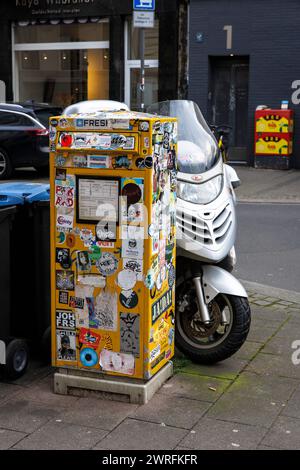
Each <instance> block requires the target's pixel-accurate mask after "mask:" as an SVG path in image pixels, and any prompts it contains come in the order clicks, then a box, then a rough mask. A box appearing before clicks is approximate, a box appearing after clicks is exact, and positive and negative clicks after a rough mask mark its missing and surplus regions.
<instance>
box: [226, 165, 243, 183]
mask: <svg viewBox="0 0 300 470" xmlns="http://www.w3.org/2000/svg"><path fill="white" fill-rule="evenodd" d="M224 166H225V170H226V176H227V178H228V180H229V181H230V183H231V186H232V187H233V189H236V188H238V187H239V186H241V180H240V178H239V177H238V174H237V172H236V171H235V169H234V168H232V166H229V165H227V164H225V165H224Z"/></svg>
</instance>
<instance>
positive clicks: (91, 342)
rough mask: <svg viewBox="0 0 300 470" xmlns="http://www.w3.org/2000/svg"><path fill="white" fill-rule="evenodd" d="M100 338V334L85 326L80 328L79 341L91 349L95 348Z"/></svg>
mask: <svg viewBox="0 0 300 470" xmlns="http://www.w3.org/2000/svg"><path fill="white" fill-rule="evenodd" d="M100 340H101V336H100V335H97V333H94V332H92V330H88V329H87V328H81V329H80V335H79V342H80V343H82V344H86V345H88V346H90V347H91V348H93V349H97V348H98V346H99V343H100Z"/></svg>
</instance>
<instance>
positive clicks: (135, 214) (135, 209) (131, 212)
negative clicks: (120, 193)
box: [121, 197, 144, 223]
mask: <svg viewBox="0 0 300 470" xmlns="http://www.w3.org/2000/svg"><path fill="white" fill-rule="evenodd" d="M121 204H122V205H121V207H122V222H124V223H126V222H127V223H130V222H143V221H144V204H141V203H138V204H132V205H131V206H129V207H128V209H127V202H126V198H124V197H122V199H121Z"/></svg>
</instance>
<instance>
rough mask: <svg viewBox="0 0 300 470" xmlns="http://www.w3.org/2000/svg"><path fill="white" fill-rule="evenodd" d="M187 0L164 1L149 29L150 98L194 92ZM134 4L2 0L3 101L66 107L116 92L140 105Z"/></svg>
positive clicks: (120, 0) (158, 2)
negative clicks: (189, 85)
mask: <svg viewBox="0 0 300 470" xmlns="http://www.w3.org/2000/svg"><path fill="white" fill-rule="evenodd" d="M186 4H187V2H186V1H182V0H156V20H155V27H154V28H151V29H147V30H146V31H145V68H146V91H145V104H146V105H147V104H148V103H149V104H150V103H151V102H154V101H157V100H161V99H169V98H176V97H177V96H180V93H185V92H186V75H187V64H186V54H185V55H183V56H182V55H180V57H179V53H178V50H179V49H180V48H179V41H180V40H181V39H180V38H184V41H186ZM132 10H133V1H132V0H114V1H111V0H2V1H1V5H0V37H1V49H0V61H1V67H0V81H1V87H0V94H1V100H3V99H6V100H7V101H11V100H14V101H25V100H29V99H33V100H35V101H39V102H52V103H53V104H57V105H61V106H66V105H68V104H70V103H72V102H76V101H80V100H86V99H115V100H121V101H126V103H127V104H128V105H129V106H130V107H131V108H132V109H136V108H137V107H138V94H139V80H140V61H139V59H140V56H139V31H138V29H136V28H133V25H132ZM184 57H185V58H184ZM180 90H182V91H180Z"/></svg>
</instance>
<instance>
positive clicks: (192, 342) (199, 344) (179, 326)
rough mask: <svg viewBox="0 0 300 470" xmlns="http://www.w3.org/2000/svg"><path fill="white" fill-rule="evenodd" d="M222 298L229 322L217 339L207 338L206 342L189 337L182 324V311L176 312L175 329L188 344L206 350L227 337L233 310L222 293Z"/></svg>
mask: <svg viewBox="0 0 300 470" xmlns="http://www.w3.org/2000/svg"><path fill="white" fill-rule="evenodd" d="M221 297H222V298H223V300H224V301H225V308H226V310H227V315H228V317H229V318H228V319H229V323H228V326H227V328H226V331H225V332H224V334H222V335H221V337H220V338H219V339H217V340H213V339H212V340H211V341H210V340H208V341H207V342H202V341H200V340H197V339H196V338H193V337H191V336H190V335H189V334H187V332H186V331H185V328H184V327H183V324H182V315H184V313H181V314H180V313H179V314H177V318H176V322H177V329H178V331H179V333H180V335H181V336H182V338H184V340H185V342H186V343H188V344H190V345H191V346H192V347H194V348H195V347H196V348H198V349H203V350H205V349H206V350H208V349H211V348H214V347H216V346H218V345H219V344H221V343H223V341H224V340H225V338H227V337H228V335H229V333H230V331H231V329H232V325H233V317H234V312H233V308H232V305H231V303H230V301H229V299H228V297H227V296H225V295H222V296H221Z"/></svg>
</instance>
